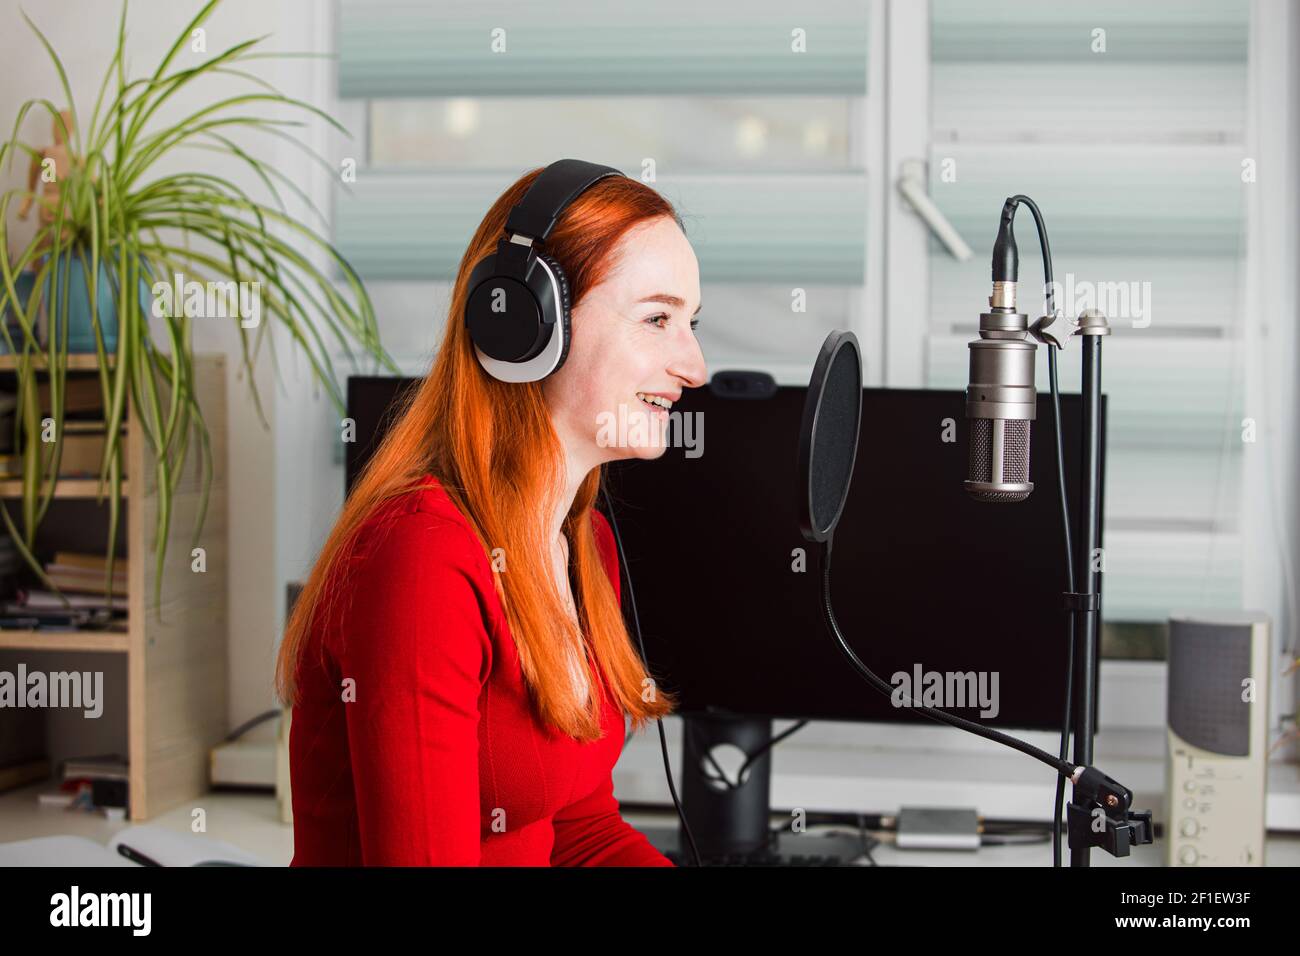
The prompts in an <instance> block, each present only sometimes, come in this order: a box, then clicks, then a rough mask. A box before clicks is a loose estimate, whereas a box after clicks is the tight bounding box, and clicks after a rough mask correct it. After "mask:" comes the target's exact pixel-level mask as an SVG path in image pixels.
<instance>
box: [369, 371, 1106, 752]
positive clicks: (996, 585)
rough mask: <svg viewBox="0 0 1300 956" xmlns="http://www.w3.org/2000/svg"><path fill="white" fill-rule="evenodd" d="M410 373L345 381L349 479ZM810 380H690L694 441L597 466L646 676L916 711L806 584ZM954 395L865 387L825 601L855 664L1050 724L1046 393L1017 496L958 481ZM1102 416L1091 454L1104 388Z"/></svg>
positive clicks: (1067, 428)
mask: <svg viewBox="0 0 1300 956" xmlns="http://www.w3.org/2000/svg"><path fill="white" fill-rule="evenodd" d="M714 380H715V381H717V377H716V376H715V379H714ZM414 382H415V380H413V379H398V378H379V377H354V378H350V379H349V380H348V414H349V415H350V416H351V417H352V418H353V419H354V420H355V421H356V423H357V441H356V442H355V443H353V444H351V445H350V446H349V450H348V460H347V473H348V485H349V488H350V487H351V483H352V482H353V481H354V480H355V476H356V475H357V474H358V473H359V471H360V468H361V467H362V465H363V464H364V461H365V460H366V458H367V457H368V456H369V454H370V452H371V450H372V449H373V448H374V447H375V444H376V440H377V438H378V436H379V434H380V433H381V431H382V430H383V429H384V428H386V427H387V424H388V423H387V422H386V421H385V412H386V411H387V409H389V407H390V406H391V404H392V402H393V400H394V399H395V397H396V396H397V394H398V393H399V392H400V391H401V390H402V389H403V388H404V387H406V386H409V385H411V384H414ZM806 391H807V390H806V388H805V387H803V386H780V387H777V388H775V390H774V393H773V394H772V396H771V397H770V398H760V399H754V398H744V399H738V398H733V397H729V396H728V395H727V394H726V393H725V391H719V392H715V391H714V390H713V389H712V388H711V387H705V388H699V389H690V390H687V391H685V392H684V393H683V394H682V397H681V399H680V400H679V401H678V402H677V403H676V404H675V405H674V407H673V411H674V412H675V413H680V414H681V415H683V416H684V415H697V416H698V417H697V418H696V419H695V420H696V421H697V422H702V423H703V430H702V432H699V433H698V434H697V435H696V436H694V437H695V438H696V439H699V440H700V441H699V445H698V453H697V449H696V448H690V447H684V446H682V445H679V446H677V447H669V448H667V449H666V450H665V451H664V453H663V454H662V455H661V456H660V457H658V458H656V459H653V460H625V461H618V462H614V463H612V464H611V465H609V466H608V467H609V483H610V484H609V487H610V491H611V495H612V496H613V500H614V508H615V518H616V520H617V522H618V527H619V531H620V532H621V535H622V539H623V547H624V551H625V554H626V558H627V567H626V568H625V569H624V570H625V573H626V575H627V577H626V578H625V582H626V581H628V580H629V579H630V583H631V585H632V586H633V587H634V588H635V595H636V603H637V611H638V612H639V617H640V623H641V629H642V634H643V637H644V640H645V645H646V654H647V658H648V661H649V665H650V670H651V672H652V673H653V674H654V675H655V678H656V679H657V680H658V681H659V683H660V684H661V686H663V687H664V688H666V689H668V690H669V691H671V692H673V693H674V694H676V695H677V697H678V698H679V701H680V705H681V706H680V708H679V713H681V714H684V715H690V714H701V713H710V712H713V713H719V712H720V713H729V714H738V715H753V716H764V717H777V718H797V719H812V720H852V721H885V722H917V721H924V718H922V717H919V716H918V715H917V714H915V713H909V712H908V711H907V710H906V709H905V708H900V707H897V706H895V705H894V703H893V702H892V701H891V700H890V699H889V698H886V697H885V696H884V695H882V694H880V693H879V692H878V691H876V690H873V689H872V688H870V687H868V686H867V684H866V683H865V682H863V681H862V679H861V678H860V677H859V676H858V675H857V674H856V673H855V672H854V671H853V670H852V669H851V668H850V666H849V665H848V663H847V662H846V661H845V660H844V659H843V657H842V652H841V651H840V650H839V648H838V647H837V646H836V645H835V644H834V643H833V639H832V637H831V636H830V635H829V634H828V633H827V631H826V628H825V626H824V624H823V622H822V617H821V613H820V611H819V605H818V601H819V600H820V594H821V578H820V574H819V572H818V568H817V563H816V560H815V553H814V552H813V551H811V550H810V546H809V545H808V543H807V542H806V541H805V540H804V539H803V537H802V535H801V534H800V532H799V523H798V509H797V500H798V499H797V495H798V494H799V489H798V479H797V475H796V450H797V447H798V437H799V427H800V420H801V415H802V411H803V404H804V394H805V392H806ZM964 401H965V397H964V394H963V393H962V392H960V391H945V390H923V389H879V388H868V389H864V390H863V399H862V426H861V434H860V440H859V446H858V455H857V465H856V468H855V470H854V475H853V483H852V487H851V489H850V493H849V497H848V501H847V503H846V504H845V508H844V513H843V516H842V518H841V520H840V523H839V526H838V528H837V530H836V533H835V538H834V564H833V571H832V578H831V594H832V599H833V602H834V608H835V614H836V617H837V619H838V621H839V624H840V628H841V630H842V631H843V633H844V635H845V637H846V639H847V640H848V642H849V643H850V645H851V646H852V647H853V649H854V651H855V653H856V654H857V655H858V657H860V658H861V659H862V661H863V662H864V663H865V664H866V665H867V666H868V667H870V668H871V669H872V670H874V671H875V672H876V673H877V674H879V675H880V676H881V677H882V678H883V679H885V680H886V681H890V682H891V683H893V682H894V680H893V678H894V675H895V674H906V675H908V678H909V681H910V682H911V683H910V686H911V687H914V688H915V690H916V693H914V694H913V696H914V697H917V698H918V699H920V695H921V692H922V691H923V690H924V687H925V686H926V684H927V682H928V683H929V684H930V686H934V685H933V681H934V676H935V675H939V676H940V678H941V679H942V678H944V677H946V675H948V674H967V673H971V672H973V673H974V674H975V676H976V679H977V680H978V679H980V678H981V677H982V679H983V681H984V684H983V687H984V689H985V690H986V691H988V692H990V693H989V694H986V700H987V699H990V698H991V699H993V700H994V702H995V704H996V713H995V714H990V713H989V711H991V710H993V709H994V708H992V707H986V706H981V705H980V704H979V702H978V701H970V702H969V703H971V704H972V706H968V707H964V708H962V707H949V708H948V709H951V710H952V711H953V712H954V713H957V714H959V715H960V716H963V717H967V718H968V719H972V720H977V721H979V722H980V723H983V724H986V725H988V726H994V727H1001V728H1004V729H1007V728H1015V729H1032V730H1059V729H1060V726H1061V721H1062V716H1063V714H1062V706H1063V694H1064V686H1065V678H1066V673H1067V668H1068V662H1067V636H1068V632H1067V615H1066V613H1065V611H1064V609H1063V604H1062V593H1063V592H1064V591H1065V590H1066V575H1065V544H1064V532H1063V527H1062V520H1061V511H1060V507H1061V506H1060V493H1059V490H1058V478H1057V475H1058V472H1057V467H1056V451H1055V445H1054V442H1053V440H1052V439H1053V431H1052V416H1051V403H1050V398H1049V397H1048V396H1047V395H1040V396H1039V400H1038V418H1037V420H1036V421H1035V422H1034V426H1033V429H1032V432H1031V450H1030V467H1031V472H1032V474H1031V479H1032V480H1033V482H1034V491H1033V493H1032V494H1031V495H1030V496H1029V498H1028V499H1027V500H1025V501H1023V502H1020V503H1016V504H989V503H985V502H979V501H975V500H973V499H972V498H971V497H970V496H969V495H967V493H966V492H965V490H964V489H963V488H962V481H963V479H964V478H965V477H966V468H967V453H968V452H967V448H968V436H969V429H968V427H967V425H966V422H965V418H964V410H965V405H964ZM1061 406H1062V418H1063V426H1064V450H1065V462H1066V487H1067V491H1068V494H1069V496H1070V501H1071V505H1072V508H1073V509H1074V510H1075V512H1076V513H1077V512H1078V503H1079V494H1080V488H1079V481H1078V462H1079V452H1080V442H1081V429H1080V413H1081V401H1080V397H1079V396H1078V395H1062V396H1061ZM1101 412H1102V414H1101V420H1102V435H1103V441H1102V447H1103V449H1104V448H1105V441H1104V435H1105V403H1104V401H1103V405H1102V409H1101ZM678 434H679V435H680V434H685V433H684V432H681V431H679V432H678ZM1104 464H1105V462H1104V457H1103V473H1104ZM1103 484H1104V483H1103ZM602 504H603V503H602V502H599V501H598V502H597V505H598V506H601V505H602ZM1103 505H1104V496H1103ZM1074 534H1075V538H1076V540H1077V534H1078V531H1077V528H1076V529H1074ZM801 555H803V558H802V561H801V557H800V556H801ZM626 591H627V584H626V583H625V584H624V609H625V613H627V615H628V619H629V627H631V623H632V622H631V611H630V606H629V603H628V600H627V593H626ZM994 681H996V683H995V682H994ZM897 683H898V684H899V685H900V686H902V681H901V680H899V681H897ZM947 683H948V682H947V681H945V685H947ZM965 686H971V685H970V684H969V683H966V685H965ZM994 690H995V691H996V695H995V696H994V695H993V694H992V693H991V692H993V691H994Z"/></svg>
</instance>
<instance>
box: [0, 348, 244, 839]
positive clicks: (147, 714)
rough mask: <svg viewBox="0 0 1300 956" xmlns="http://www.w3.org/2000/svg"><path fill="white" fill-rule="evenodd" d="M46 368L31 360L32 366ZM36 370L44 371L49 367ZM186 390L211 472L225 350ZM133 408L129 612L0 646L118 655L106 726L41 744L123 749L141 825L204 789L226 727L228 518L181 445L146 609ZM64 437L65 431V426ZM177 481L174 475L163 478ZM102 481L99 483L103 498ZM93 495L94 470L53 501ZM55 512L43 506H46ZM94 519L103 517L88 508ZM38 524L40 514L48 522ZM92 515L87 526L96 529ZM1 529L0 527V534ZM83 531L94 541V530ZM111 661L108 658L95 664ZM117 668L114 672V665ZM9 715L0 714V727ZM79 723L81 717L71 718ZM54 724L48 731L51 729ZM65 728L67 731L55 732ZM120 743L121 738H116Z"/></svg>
mask: <svg viewBox="0 0 1300 956" xmlns="http://www.w3.org/2000/svg"><path fill="white" fill-rule="evenodd" d="M16 362H17V359H16V358H15V356H13V355H0V378H2V377H4V375H3V372H4V370H8V371H9V377H10V378H12V372H13V369H14V367H15V365H16ZM43 365H44V360H43V359H40V358H38V359H37V360H36V366H37V367H38V368H40V367H42V366H43ZM68 367H69V368H70V369H77V370H84V371H94V370H95V369H97V368H98V367H99V365H98V357H97V356H96V355H94V354H78V355H70V356H68ZM43 374H45V375H48V370H45V371H44V372H43ZM160 385H161V389H160V394H159V401H161V402H162V403H163V407H164V408H165V407H166V404H167V402H168V400H169V389H168V387H167V383H160ZM191 387H192V388H193V391H194V395H195V397H196V399H197V401H198V403H199V405H200V406H201V407H202V408H203V409H204V418H205V419H206V420H207V424H208V430H209V434H210V438H211V444H210V448H211V453H212V460H213V462H214V463H216V465H217V475H220V474H222V472H223V470H224V464H225V462H226V448H227V426H226V415H225V409H226V358H225V356H224V355H195V356H194V378H193V380H192V382H191ZM138 414H139V412H138V409H136V408H135V402H134V401H132V400H131V396H130V395H128V396H127V401H126V415H127V417H126V418H125V419H124V422H123V425H124V428H126V429H127V431H128V432H129V435H124V436H123V440H124V444H123V451H124V456H123V461H122V466H123V468H122V470H123V473H124V474H126V475H130V476H131V477H130V480H129V481H126V480H124V481H123V482H122V485H121V487H122V491H123V502H122V503H123V505H124V506H125V507H123V509H122V511H123V520H122V523H121V525H120V526H119V527H121V529H122V532H123V537H124V542H123V544H124V549H123V550H124V552H125V554H126V555H129V556H130V559H129V561H128V563H127V575H126V577H127V582H126V583H127V599H126V607H127V615H126V616H127V618H128V620H129V621H130V631H129V632H125V633H124V632H121V631H103V630H100V631H88V630H83V631H49V630H41V629H32V630H13V631H0V649H17V650H19V651H20V652H23V653H34V652H39V651H41V650H56V651H63V652H73V651H81V652H86V651H90V652H104V653H111V654H115V655H120V657H115V658H114V661H117V660H121V661H124V663H125V666H124V667H123V668H121V670H122V671H123V672H124V673H123V674H122V677H123V678H124V679H125V692H126V694H125V697H126V699H125V700H118V699H116V698H114V697H110V700H109V703H110V704H111V714H112V716H111V717H110V718H109V720H110V721H111V723H106V724H104V725H101V729H99V730H97V732H96V733H97V735H96V737H95V739H94V741H93V742H92V741H91V740H90V739H89V738H88V739H87V740H86V741H84V742H83V741H80V740H77V739H75V738H76V737H77V736H78V735H79V734H81V733H87V732H88V731H81V730H75V729H74V728H73V727H72V725H71V723H70V724H69V727H67V728H62V727H52V728H51V731H50V736H51V737H52V738H53V737H57V738H58V739H57V741H56V742H55V743H47V747H48V748H49V749H50V750H51V753H53V754H64V753H65V752H68V753H84V752H87V750H88V748H90V747H92V746H93V747H94V748H96V750H99V751H102V750H103V749H104V747H103V746H102V745H101V742H100V741H101V739H111V741H112V746H111V747H109V748H108V749H111V750H117V751H118V752H121V753H124V754H125V755H126V756H127V760H128V764H129V773H130V779H129V786H128V793H129V798H130V809H129V811H128V816H129V817H130V819H131V820H133V821H142V820H148V819H150V818H151V817H153V816H156V815H158V814H160V813H163V812H165V811H167V810H168V809H171V808H173V807H176V806H178V805H181V804H184V803H185V802H186V801H191V800H195V799H197V798H199V797H200V796H201V795H202V794H204V793H206V792H207V790H208V773H209V760H210V752H211V750H212V748H213V747H214V746H215V745H216V744H219V743H220V742H221V741H222V740H224V739H225V736H226V733H227V731H228V730H229V725H228V723H227V719H228V716H229V715H228V713H227V710H228V708H227V692H228V687H227V679H226V658H227V628H228V617H227V613H228V612H227V605H228V586H229V582H228V579H227V571H226V568H227V548H228V544H227V541H228V530H229V528H228V513H227V503H226V489H225V482H224V481H222V480H219V479H218V478H217V475H214V476H213V478H214V481H213V483H212V485H211V489H210V494H209V497H208V498H207V499H206V502H205V501H204V498H203V496H202V495H201V494H200V493H199V491H198V490H196V489H197V486H198V485H199V483H200V481H201V477H202V468H201V465H202V448H201V446H200V444H199V443H198V442H191V443H190V444H189V446H188V449H187V453H186V459H185V462H184V465H183V468H182V473H181V475H182V477H181V480H180V486H179V488H178V490H177V493H176V495H175V496H174V497H173V498H172V512H171V521H170V523H169V525H168V530H167V562H166V564H165V565H164V566H163V568H162V579H163V580H162V601H163V605H162V611H163V613H161V614H160V613H158V612H159V610H160V609H159V608H158V606H157V605H156V604H155V594H154V581H155V576H156V574H157V572H158V570H159V569H158V567H157V564H156V561H155V556H156V550H157V543H158V542H157V534H158V530H159V517H160V514H159V509H160V503H159V500H158V491H157V489H158V485H159V476H158V469H157V462H156V461H155V460H154V456H153V455H152V454H151V453H150V450H149V448H148V447H147V445H146V443H145V442H144V441H142V440H140V438H139V437H138V436H140V435H142V434H143V432H142V431H141V429H140V428H139V426H138V424H137V419H138ZM65 434H66V432H65ZM173 477H175V476H173ZM22 484H23V483H22V480H21V477H13V476H11V477H6V478H3V479H0V499H10V500H12V499H14V498H18V497H20V496H21V495H22ZM110 491H111V488H110V486H109V484H108V482H105V483H104V492H103V493H104V495H105V501H104V502H103V503H107V495H108V494H109V493H110ZM99 493H100V482H99V480H98V477H90V478H63V479H61V480H60V481H59V482H58V485H57V486H56V488H55V490H54V497H56V498H58V499H61V500H63V501H64V502H67V501H70V500H71V501H82V502H84V501H87V500H89V501H92V502H93V501H95V499H96V497H97V496H98V495H99ZM204 504H206V508H207V511H206V517H205V520H204V523H203V534H202V541H201V543H202V545H203V546H204V547H205V549H206V551H207V567H206V571H205V573H203V574H196V573H194V571H193V570H192V569H191V563H190V556H189V551H190V547H191V543H192V542H191V538H192V535H193V527H194V525H195V523H196V522H197V520H198V512H199V507H200V506H201V505H204ZM54 510H56V508H51V511H54ZM57 510H62V511H64V512H65V514H64V515H62V516H61V517H62V518H63V519H65V520H66V521H70V522H71V521H75V519H76V515H75V512H78V511H81V510H84V505H71V504H66V503H65V504H64V505H63V506H62V508H60V509H57ZM95 510H96V512H97V514H96V515H95V517H96V518H98V517H102V515H101V514H99V513H98V509H95ZM47 520H48V519H47ZM97 523H98V522H88V524H97ZM0 533H2V532H0ZM60 535H61V540H62V538H67V539H68V540H69V541H72V540H74V539H80V538H81V537H85V539H86V540H85V541H84V543H77V544H62V545H60V547H61V548H64V549H70V550H79V551H84V552H89V553H99V552H101V551H102V550H103V548H104V546H105V542H104V541H102V540H93V538H92V536H91V534H90V528H89V527H87V528H86V529H85V534H84V535H82V533H81V530H80V529H78V528H76V527H75V526H73V527H68V528H63V529H61V530H60ZM93 537H98V536H97V535H96V536H93ZM105 663H106V664H107V663H109V661H105ZM115 670H116V668H115ZM6 717H7V712H6V711H4V710H2V709H0V722H3V721H4V720H5V719H6ZM78 723H79V722H78ZM56 731H57V733H56ZM65 731H66V732H65ZM119 740H120V743H119V742H118V741H119Z"/></svg>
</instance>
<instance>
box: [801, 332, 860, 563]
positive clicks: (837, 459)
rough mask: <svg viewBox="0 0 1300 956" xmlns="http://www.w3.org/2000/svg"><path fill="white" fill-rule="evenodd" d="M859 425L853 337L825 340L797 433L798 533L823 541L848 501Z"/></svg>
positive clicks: (848, 334) (835, 336) (856, 350)
mask: <svg viewBox="0 0 1300 956" xmlns="http://www.w3.org/2000/svg"><path fill="white" fill-rule="evenodd" d="M861 419H862V353H861V351H860V350H859V348H858V340H857V337H856V336H855V335H854V334H853V333H852V332H847V331H840V330H838V329H837V330H836V331H834V332H832V333H831V334H830V335H828V336H826V341H825V342H823V343H822V350H821V354H819V355H818V356H817V364H815V365H814V366H813V373H812V379H811V380H810V381H809V382H808V394H807V396H806V397H805V399H804V406H803V425H802V426H801V427H800V429H799V530H800V531H801V532H802V533H803V536H804V537H805V538H806V539H807V540H809V541H814V542H817V541H826V540H827V539H829V538H830V536H831V535H832V534H834V533H835V525H836V524H837V523H838V522H839V520H840V512H841V511H843V510H844V502H845V500H846V499H847V498H848V496H849V482H850V481H851V479H852V478H853V463H854V460H855V459H856V458H857V454H858V426H859V424H860V422H861Z"/></svg>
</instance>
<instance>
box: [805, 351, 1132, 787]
mask: <svg viewBox="0 0 1300 956" xmlns="http://www.w3.org/2000/svg"><path fill="white" fill-rule="evenodd" d="M861 416H862V355H861V352H860V350H859V348H858V340H857V338H856V337H855V336H854V335H853V333H852V332H846V331H840V330H836V331H833V332H831V333H830V335H828V336H827V337H826V341H825V342H824V343H823V344H822V349H821V353H820V354H819V355H818V356H817V362H816V364H815V365H814V366H813V373H812V379H811V380H810V381H809V383H808V393H807V397H806V398H805V400H804V409H803V425H802V427H801V429H800V432H799V482H800V484H799V489H798V492H799V525H800V531H801V532H802V534H803V536H804V538H805V539H806V540H808V541H809V542H811V543H814V544H820V545H821V549H820V551H821V560H820V562H819V563H820V566H821V572H822V600H821V610H822V619H823V621H824V622H825V624H826V628H827V630H829V631H830V633H831V636H832V637H834V638H835V641H836V643H837V644H838V645H839V648H840V650H841V651H842V652H843V653H844V656H845V658H847V660H848V662H849V664H851V665H852V667H853V669H854V670H855V671H857V673H858V676H860V677H861V678H862V679H863V680H865V681H866V682H867V683H868V684H870V685H871V686H872V687H874V688H875V689H876V690H878V691H880V693H882V694H884V695H885V696H886V697H893V696H894V688H893V687H891V686H890V685H889V684H887V683H886V682H885V681H883V680H881V679H880V678H879V677H877V676H876V675H875V674H874V673H873V672H872V671H871V670H870V669H869V668H868V667H867V666H866V665H865V664H863V663H862V661H861V660H859V658H858V655H857V654H855V653H854V652H853V648H851V647H849V644H848V641H846V640H845V639H844V634H843V633H842V632H841V631H840V626H839V623H838V622H837V621H836V620H835V610H834V608H833V607H832V606H831V543H832V537H833V535H834V533H835V525H836V524H837V523H838V522H839V520H840V513H841V512H842V511H843V510H844V502H845V501H846V500H847V499H848V496H849V485H850V483H851V481H852V478H853V465H854V462H855V461H856V459H857V449H858V428H859V425H860V420H861ZM902 697H903V701H904V703H905V704H906V705H907V706H909V707H912V708H914V709H915V710H917V711H919V712H920V713H922V714H925V716H927V717H929V718H931V719H933V720H937V721H939V722H940V723H944V724H949V725H951V726H953V727H956V728H958V729H959V730H965V731H968V732H969V733H972V734H976V735H978V736H980V737H984V738H985V739H987V740H992V741H994V742H995V743H1000V744H1005V745H1006V746H1008V747H1012V748H1014V749H1016V750H1019V751H1020V752H1021V753H1023V754H1027V755H1028V756H1030V757H1033V758H1034V759H1036V760H1041V761H1042V762H1043V763H1045V764H1047V765H1048V766H1049V767H1051V768H1052V769H1054V770H1056V771H1057V772H1058V773H1061V774H1064V775H1065V776H1067V777H1070V778H1071V779H1074V778H1075V773H1076V771H1080V772H1082V771H1083V770H1084V768H1083V767H1075V766H1074V765H1073V764H1070V763H1067V762H1066V761H1064V760H1062V759H1060V758H1059V757H1054V756H1053V755H1052V754H1049V753H1047V752H1046V751H1045V750H1040V749H1039V748H1037V747H1035V746H1033V745H1032V744H1027V743H1025V742H1024V741H1023V740H1017V739H1016V738H1015V737H1012V736H1009V735H1008V734H1004V733H1000V732H999V731H996V730H992V729H990V728H988V727H984V726H982V725H980V724H977V723H975V722H974V721H970V720H966V719H964V718H962V717H958V716H956V715H955V714H950V713H948V712H947V711H944V710H940V709H939V708H937V707H926V706H924V705H922V704H921V703H920V702H918V701H915V700H913V699H912V698H911V697H909V696H908V695H906V694H904V695H902ZM1107 779H1108V778H1107ZM1110 782H1111V783H1113V781H1110ZM1116 786H1118V784H1116ZM1120 789H1121V790H1122V789H1123V788H1120ZM1124 793H1128V792H1127V791H1124ZM1117 798H1118V799H1121V800H1122V799H1123V796H1122V795H1117ZM1128 799H1129V800H1131V799H1132V794H1131V793H1130V794H1128ZM1125 809H1127V806H1125Z"/></svg>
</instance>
